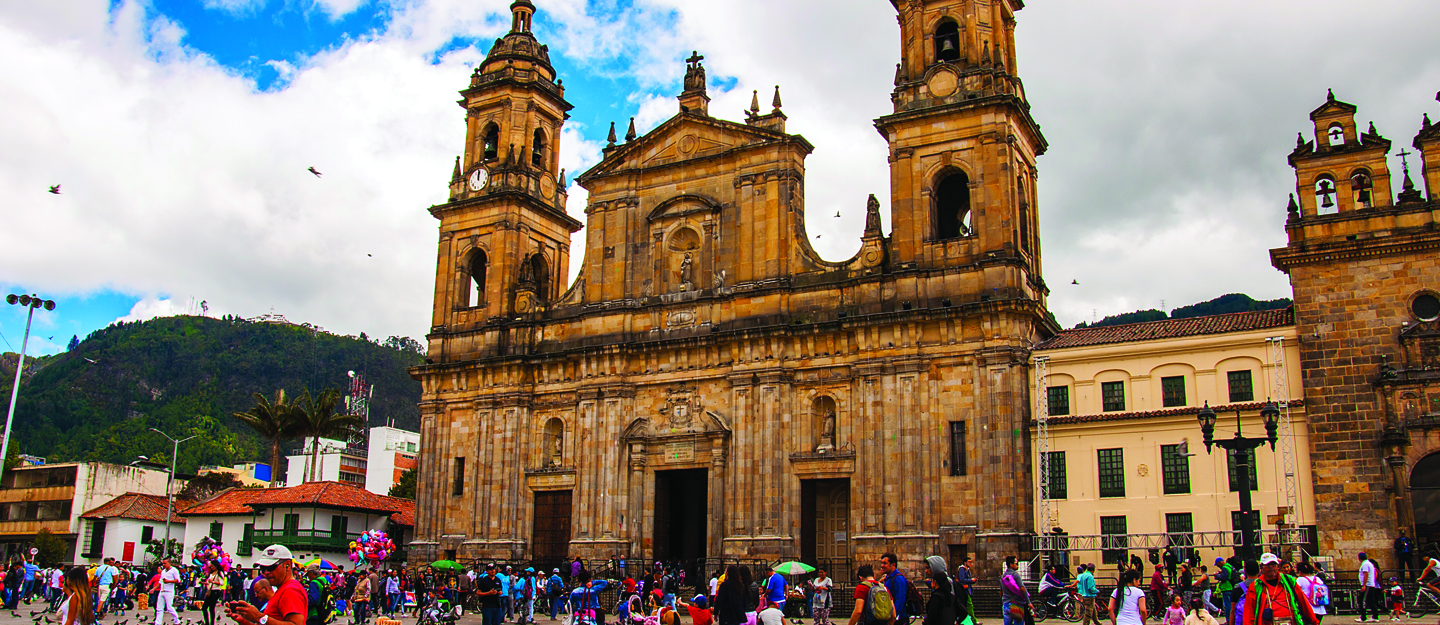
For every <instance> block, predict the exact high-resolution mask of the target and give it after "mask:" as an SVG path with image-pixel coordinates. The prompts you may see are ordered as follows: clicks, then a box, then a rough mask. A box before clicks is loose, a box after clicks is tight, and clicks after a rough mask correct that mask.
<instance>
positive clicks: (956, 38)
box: [935, 19, 960, 62]
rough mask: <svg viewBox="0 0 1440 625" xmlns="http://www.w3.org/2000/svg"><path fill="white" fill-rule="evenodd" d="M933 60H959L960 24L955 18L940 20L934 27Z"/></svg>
mask: <svg viewBox="0 0 1440 625" xmlns="http://www.w3.org/2000/svg"><path fill="white" fill-rule="evenodd" d="M935 60H936V61H937V62H938V61H958V60H960V26H959V25H957V24H956V23H955V20H951V19H944V20H941V21H940V25H939V26H938V27H936V28H935Z"/></svg>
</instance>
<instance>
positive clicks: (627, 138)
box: [625, 117, 637, 143]
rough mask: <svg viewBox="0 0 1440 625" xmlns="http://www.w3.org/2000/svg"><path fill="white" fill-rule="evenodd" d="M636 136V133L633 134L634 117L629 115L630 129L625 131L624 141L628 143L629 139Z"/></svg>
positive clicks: (632, 139)
mask: <svg viewBox="0 0 1440 625" xmlns="http://www.w3.org/2000/svg"><path fill="white" fill-rule="evenodd" d="M636 136H637V135H636V134H635V118H634V117H631V118H630V129H629V130H626V131H625V142H626V143H629V142H631V141H634V140H635V137H636Z"/></svg>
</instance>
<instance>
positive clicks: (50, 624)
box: [10, 610, 199, 625]
mask: <svg viewBox="0 0 1440 625" xmlns="http://www.w3.org/2000/svg"><path fill="white" fill-rule="evenodd" d="M10 616H13V617H15V618H24V617H22V616H20V613H19V612H16V611H14V610H11V611H10ZM30 620H31V621H33V622H34V623H35V625H40V622H41V621H44V622H45V623H46V625H55V624H56V621H55V620H53V619H51V618H50V615H49V614H46V610H41V611H39V612H31V613H30ZM129 622H130V619H125V620H123V621H116V622H115V624H114V625H125V624H126V623H129ZM195 622H199V621H195ZM181 625H192V622H191V621H184V622H182V623H181Z"/></svg>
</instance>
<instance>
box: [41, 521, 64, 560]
mask: <svg viewBox="0 0 1440 625" xmlns="http://www.w3.org/2000/svg"><path fill="white" fill-rule="evenodd" d="M35 548H36V549H38V550H39V553H36V554H35V562H36V564H39V565H40V566H44V567H51V566H59V565H60V561H61V560H62V559H63V558H64V557H65V551H66V549H65V541H64V540H61V539H60V537H59V536H56V535H54V534H51V533H50V530H47V529H42V530H40V531H39V532H37V533H36V534H35Z"/></svg>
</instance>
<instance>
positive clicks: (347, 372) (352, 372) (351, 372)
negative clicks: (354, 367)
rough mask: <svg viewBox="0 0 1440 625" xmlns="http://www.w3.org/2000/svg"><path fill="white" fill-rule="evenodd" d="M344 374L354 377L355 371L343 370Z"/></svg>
mask: <svg viewBox="0 0 1440 625" xmlns="http://www.w3.org/2000/svg"><path fill="white" fill-rule="evenodd" d="M345 375H348V376H350V377H352V378H353V377H355V372H354V371H346V372H345Z"/></svg>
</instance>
